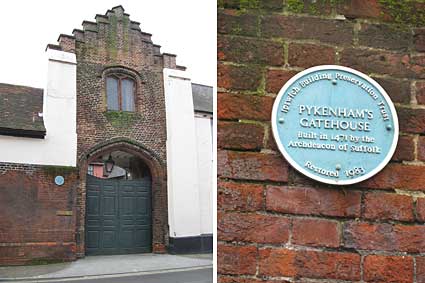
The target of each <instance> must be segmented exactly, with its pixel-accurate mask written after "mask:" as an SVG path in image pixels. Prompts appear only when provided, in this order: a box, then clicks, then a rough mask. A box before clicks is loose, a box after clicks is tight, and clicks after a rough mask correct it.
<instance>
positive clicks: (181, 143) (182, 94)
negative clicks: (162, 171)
mask: <svg viewBox="0 0 425 283" xmlns="http://www.w3.org/2000/svg"><path fill="white" fill-rule="evenodd" d="M164 92H165V106H166V121H167V174H168V177H167V179H168V184H167V187H168V221H169V227H170V236H171V237H190V236H199V235H200V234H201V213H200V201H199V200H200V195H199V188H198V185H199V182H198V157H197V144H196V125H195V118H194V111H193V98H192V85H191V81H190V79H189V78H188V77H187V76H186V73H185V72H184V71H178V70H172V69H164Z"/></svg>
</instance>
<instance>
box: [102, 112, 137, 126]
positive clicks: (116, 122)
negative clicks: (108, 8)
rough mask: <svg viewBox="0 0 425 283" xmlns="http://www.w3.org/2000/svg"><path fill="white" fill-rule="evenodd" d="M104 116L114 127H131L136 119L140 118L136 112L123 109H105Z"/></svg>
mask: <svg viewBox="0 0 425 283" xmlns="http://www.w3.org/2000/svg"><path fill="white" fill-rule="evenodd" d="M105 116H106V119H107V120H108V121H109V123H111V125H112V126H113V127H114V128H128V127H131V126H132V125H133V123H134V122H135V121H136V120H137V119H140V117H138V116H137V113H134V112H125V111H107V112H105Z"/></svg>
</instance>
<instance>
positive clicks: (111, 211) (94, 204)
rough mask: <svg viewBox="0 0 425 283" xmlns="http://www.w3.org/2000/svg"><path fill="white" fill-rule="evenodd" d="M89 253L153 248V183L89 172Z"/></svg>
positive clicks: (87, 248) (133, 251) (135, 251)
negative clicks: (113, 177)
mask: <svg viewBox="0 0 425 283" xmlns="http://www.w3.org/2000/svg"><path fill="white" fill-rule="evenodd" d="M86 195H87V202H86V228H85V230H86V254H87V255H110V254H128V253H148V252H151V251H152V221H151V219H152V217H151V210H152V209H151V183H150V181H149V180H148V179H143V180H108V179H99V178H96V177H93V176H90V175H87V190H86Z"/></svg>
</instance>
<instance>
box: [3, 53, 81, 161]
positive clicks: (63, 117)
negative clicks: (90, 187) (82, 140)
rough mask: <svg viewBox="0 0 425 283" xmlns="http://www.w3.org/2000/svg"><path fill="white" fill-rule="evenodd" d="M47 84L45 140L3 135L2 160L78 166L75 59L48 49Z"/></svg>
mask: <svg viewBox="0 0 425 283" xmlns="http://www.w3.org/2000/svg"><path fill="white" fill-rule="evenodd" d="M46 54H47V59H48V75H47V87H46V89H44V97H43V119H44V125H45V127H46V136H45V138H44V139H35V138H23V137H10V136H2V135H0V158H1V161H2V162H11V163H25V164H39V165H56V166H76V159H77V132H76V115H77V114H76V111H77V104H76V100H77V91H76V79H77V77H76V70H77V66H76V58H75V54H73V53H68V52H63V51H58V50H52V49H48V50H47V52H46Z"/></svg>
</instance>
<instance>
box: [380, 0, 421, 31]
mask: <svg viewBox="0 0 425 283" xmlns="http://www.w3.org/2000/svg"><path fill="white" fill-rule="evenodd" d="M378 1H379V4H381V6H382V8H383V10H384V11H385V12H384V13H383V16H384V15H385V14H388V15H389V16H390V17H391V21H392V22H394V23H395V24H397V25H399V26H402V27H403V26H425V0H403V1H400V0H378Z"/></svg>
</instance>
